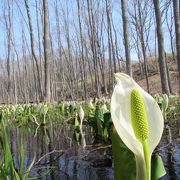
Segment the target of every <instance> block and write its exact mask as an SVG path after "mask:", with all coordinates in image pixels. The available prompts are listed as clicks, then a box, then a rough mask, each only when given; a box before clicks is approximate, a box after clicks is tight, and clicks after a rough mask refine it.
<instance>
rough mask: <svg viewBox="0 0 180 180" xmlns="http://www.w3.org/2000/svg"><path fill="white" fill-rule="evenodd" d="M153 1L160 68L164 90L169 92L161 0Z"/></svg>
mask: <svg viewBox="0 0 180 180" xmlns="http://www.w3.org/2000/svg"><path fill="white" fill-rule="evenodd" d="M153 2H154V9H155V16H156V26H157V27H156V30H157V38H158V52H159V68H160V76H161V86H162V92H163V93H166V94H169V86H168V78H167V70H166V62H165V52H164V37H163V32H162V20H161V11H160V5H159V0H153Z"/></svg>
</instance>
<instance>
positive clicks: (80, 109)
mask: <svg viewBox="0 0 180 180" xmlns="http://www.w3.org/2000/svg"><path fill="white" fill-rule="evenodd" d="M84 115H85V114H84V110H83V108H82V106H80V108H79V118H80V127H81V128H82V123H83V120H84Z"/></svg>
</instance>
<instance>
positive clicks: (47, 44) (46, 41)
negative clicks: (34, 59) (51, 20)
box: [43, 0, 51, 102]
mask: <svg viewBox="0 0 180 180" xmlns="http://www.w3.org/2000/svg"><path fill="white" fill-rule="evenodd" d="M43 11H44V74H45V94H44V100H45V101H47V102H49V101H50V98H51V91H50V74H49V68H50V59H49V55H50V53H51V52H50V42H49V25H48V0H43Z"/></svg>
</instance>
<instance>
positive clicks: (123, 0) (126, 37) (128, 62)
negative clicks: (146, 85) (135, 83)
mask: <svg viewBox="0 0 180 180" xmlns="http://www.w3.org/2000/svg"><path fill="white" fill-rule="evenodd" d="M121 9H122V20H123V33H124V46H125V54H126V73H127V74H129V75H130V76H132V69H131V59H130V47H129V32H128V18H127V8H126V0H121Z"/></svg>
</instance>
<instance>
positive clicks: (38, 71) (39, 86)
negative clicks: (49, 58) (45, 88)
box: [24, 0, 42, 99]
mask: <svg viewBox="0 0 180 180" xmlns="http://www.w3.org/2000/svg"><path fill="white" fill-rule="evenodd" d="M24 2H25V5H26V12H27V16H28V22H29V30H30V40H31V53H32V56H33V58H34V60H35V63H36V69H37V78H38V92H39V96H40V99H42V87H41V77H40V69H39V64H38V58H37V56H36V53H35V47H34V33H33V27H32V20H31V15H30V10H29V4H28V0H24Z"/></svg>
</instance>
